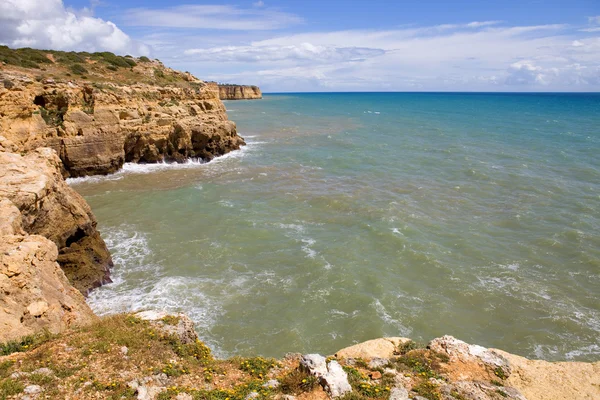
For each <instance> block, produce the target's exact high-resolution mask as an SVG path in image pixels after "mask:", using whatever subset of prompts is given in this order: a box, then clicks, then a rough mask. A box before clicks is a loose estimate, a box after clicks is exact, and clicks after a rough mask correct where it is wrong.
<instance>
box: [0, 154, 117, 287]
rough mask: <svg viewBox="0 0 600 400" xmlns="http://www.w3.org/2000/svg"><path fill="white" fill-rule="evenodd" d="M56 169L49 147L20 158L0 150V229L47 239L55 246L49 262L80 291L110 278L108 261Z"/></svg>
mask: <svg viewBox="0 0 600 400" xmlns="http://www.w3.org/2000/svg"><path fill="white" fill-rule="evenodd" d="M61 171H62V163H61V161H60V159H59V158H58V156H57V155H56V152H54V151H53V150H52V149H48V148H40V149H37V150H35V151H32V152H31V153H29V154H27V155H26V156H21V155H20V154H16V153H9V152H0V215H2V217H3V218H2V222H1V223H0V232H1V233H3V234H30V235H41V236H43V237H45V238H47V239H49V240H51V241H52V242H53V243H54V244H55V245H56V247H57V249H58V252H57V256H56V258H55V260H53V261H58V263H59V264H60V265H61V267H62V269H63V270H64V272H65V274H66V276H67V278H68V279H69V281H70V282H71V283H72V284H73V286H74V287H75V288H76V289H78V290H79V291H80V292H82V293H83V294H86V293H87V292H88V290H90V289H92V288H94V287H97V286H99V285H101V284H102V283H104V282H107V281H110V280H109V268H110V267H111V266H112V260H111V257H110V253H109V252H108V249H107V248H106V245H105V243H104V241H103V240H102V238H101V237H100V234H99V233H98V231H97V230H96V224H97V222H96V218H95V217H94V215H93V214H92V211H91V209H90V207H89V205H88V204H87V203H86V202H85V200H84V199H83V198H82V197H81V196H80V195H79V194H78V193H77V192H76V191H75V190H73V189H71V188H70V187H69V186H68V185H67V184H66V183H65V181H64V179H63V177H62V174H61Z"/></svg>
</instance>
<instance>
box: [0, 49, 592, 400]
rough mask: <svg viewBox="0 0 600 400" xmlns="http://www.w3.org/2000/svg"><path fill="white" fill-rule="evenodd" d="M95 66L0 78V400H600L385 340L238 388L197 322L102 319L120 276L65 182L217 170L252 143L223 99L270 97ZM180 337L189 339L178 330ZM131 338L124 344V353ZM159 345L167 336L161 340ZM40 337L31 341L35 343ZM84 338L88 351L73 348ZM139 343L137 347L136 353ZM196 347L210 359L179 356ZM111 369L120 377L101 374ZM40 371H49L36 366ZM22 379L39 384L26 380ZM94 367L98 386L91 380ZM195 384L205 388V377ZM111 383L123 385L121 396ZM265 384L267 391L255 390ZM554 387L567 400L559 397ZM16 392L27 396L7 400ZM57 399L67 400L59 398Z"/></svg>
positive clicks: (585, 383) (488, 355) (497, 358)
mask: <svg viewBox="0 0 600 400" xmlns="http://www.w3.org/2000/svg"><path fill="white" fill-rule="evenodd" d="M28 51H29V50H28ZM41 54H42V55H43V54H45V53H43V52H42V53H41ZM95 54H96V53H94V54H92V55H89V56H87V55H85V54H84V55H80V56H78V57H79V58H80V59H81V60H83V61H78V62H80V63H85V68H83V69H84V70H85V71H87V72H86V73H87V74H89V76H87V77H86V79H84V78H82V77H79V78H75V77H73V76H72V73H71V72H69V71H75V70H80V69H77V68H73V65H71V64H61V63H60V62H59V61H58V60H60V59H61V57H66V56H65V55H64V54H63V53H60V52H51V53H48V54H46V56H47V58H48V60H49V61H48V63H47V64H48V66H47V67H45V68H44V69H40V70H37V69H36V70H32V69H31V68H23V67H19V66H13V65H6V64H3V65H2V66H1V69H0V82H2V84H0V293H1V294H0V344H1V343H4V344H3V345H2V347H1V348H2V350H3V353H0V355H1V354H6V356H5V357H0V398H23V399H25V398H29V399H32V398H43V397H44V396H45V397H46V398H61V397H60V396H62V397H64V398H73V399H77V398H138V399H153V398H161V399H166V398H178V399H188V398H210V399H213V398H214V399H220V400H227V398H229V399H231V400H233V399H234V398H235V399H238V398H239V399H240V400H241V399H246V400H247V399H253V398H282V399H287V400H291V399H292V398H294V396H298V398H299V399H309V398H327V397H344V399H347V400H351V399H359V400H360V399H367V398H390V399H394V400H400V399H408V398H415V399H418V398H419V396H422V397H421V398H423V396H424V398H429V399H500V398H514V399H523V398H529V399H559V398H581V399H592V398H600V363H547V362H544V361H530V360H527V359H524V358H521V357H518V356H514V355H511V354H508V353H504V352H501V351H499V350H488V349H484V348H482V347H480V346H472V345H468V344H466V343H464V342H461V341H458V340H456V339H454V338H451V337H443V338H440V339H435V340H433V341H432V342H430V343H429V345H428V346H427V347H421V348H417V347H415V348H412V345H408V343H412V342H410V341H409V340H408V339H404V338H387V339H378V340H374V341H370V342H366V343H363V344H361V345H357V346H353V347H350V348H348V349H344V350H341V351H339V352H338V353H337V354H336V355H335V356H334V357H330V358H324V357H322V356H317V355H310V356H309V355H304V356H300V355H295V356H290V357H287V358H286V359H283V360H279V361H273V362H271V364H273V366H275V365H279V367H277V368H275V367H272V368H267V369H265V371H264V373H261V374H260V376H258V375H257V374H255V373H254V372H255V370H254V369H252V368H251V367H248V368H246V367H244V365H246V364H243V363H242V367H236V368H235V371H238V370H241V371H242V372H241V373H239V372H235V373H233V372H232V373H233V376H234V377H235V376H237V378H235V379H233V380H227V379H229V378H227V379H225V378H222V377H221V375H220V372H219V371H221V369H219V368H222V370H223V371H225V370H226V369H227V368H229V369H232V370H233V369H234V368H233V367H231V365H230V364H231V361H227V360H221V361H216V360H214V359H212V358H210V360H209V359H208V358H207V357H204V356H202V357H200V356H199V355H198V354H200V353H201V354H204V353H205V352H206V351H208V350H207V349H206V350H204V349H205V347H202V346H203V345H201V344H198V343H199V342H198V338H197V336H196V334H195V332H193V327H192V328H190V327H191V326H192V325H193V324H191V322H190V321H189V319H187V317H185V316H183V315H179V316H167V315H160V317H156V316H155V317H151V316H149V314H147V315H141V316H140V315H137V316H116V317H112V319H111V318H105V319H99V318H98V317H96V316H95V315H94V314H93V312H92V311H91V309H90V308H89V306H88V305H87V303H86V302H85V298H84V295H86V294H87V293H88V291H89V290H91V289H93V288H95V287H98V286H99V285H101V284H104V283H107V282H110V274H109V271H110V267H111V266H112V260H111V256H110V253H109V251H108V249H107V248H106V245H105V243H104V241H103V240H102V238H101V236H100V233H99V232H98V231H97V229H96V227H97V221H96V219H95V217H94V215H93V213H92V211H91V209H90V207H89V205H88V204H87V203H86V202H85V200H84V199H83V198H82V197H81V196H80V195H79V194H78V193H77V192H76V191H74V190H73V189H72V188H70V187H69V186H68V185H67V184H66V183H65V180H64V179H65V178H66V177H78V176H87V175H95V174H109V173H112V172H115V171H117V170H118V169H119V168H121V167H122V165H123V163H124V162H141V163H144V162H146V163H154V162H161V161H172V162H183V161H186V160H188V159H189V158H190V157H192V158H200V159H203V160H206V161H209V160H211V159H212V158H214V157H216V156H219V155H223V154H226V153H227V152H229V151H232V150H236V149H239V148H240V146H242V145H244V140H243V139H242V138H241V137H240V136H239V135H238V134H237V130H236V126H235V123H233V122H231V121H229V120H228V119H227V115H226V112H225V107H224V105H223V103H222V102H221V100H220V98H223V97H227V98H260V97H256V96H261V94H260V89H258V88H255V87H243V86H231V85H227V87H219V86H217V85H216V84H214V83H205V82H203V81H201V80H199V79H197V78H195V77H193V76H192V75H190V74H187V73H180V72H177V71H173V70H171V69H169V68H166V67H164V66H163V65H162V64H160V62H157V61H152V60H147V61H146V60H142V59H133V58H131V59H127V58H125V57H121V58H120V59H119V58H117V61H119V62H122V64H123V65H128V67H120V68H121V69H120V70H119V69H118V68H117V69H115V68H116V67H115V68H111V66H113V67H114V65H115V64H114V63H116V62H117V61H114V59H113V58H111V57H108V56H106V54H105V53H101V55H98V56H96V55H95ZM98 54H100V53H98ZM112 56H113V57H117V56H114V55H112ZM15 57H16V56H15ZM69 57H71V58H69V60H72V59H73V56H72V55H70V56H69ZM15 59H17V60H18V57H17V58H15ZM106 60H109V61H111V62H113V63H111V62H108V61H106ZM69 62H71V61H69ZM115 71H117V72H115ZM245 88H250V89H245ZM252 96H255V97H252ZM115 321H116V322H115ZM148 321H150V322H148ZM157 321H158V322H157ZM169 321H171V322H173V324H171V323H169ZM182 321H183V322H182ZM117 322H118V323H117ZM111 324H117V325H114V326H113V325H111ZM180 324H183V325H182V326H183V328H182V329H183V330H184V331H185V332H186V333H185V335H184V336H181V335H179V333H178V332H179V331H178V330H177V329H175V330H173V329H171V328H170V325H174V326H179V325H180ZM130 325H131V326H130ZM119 329H121V330H122V331H123V332H124V333H123V335H124V336H123V337H122V338H120V339H117V338H115V336H114V335H115V334H116V332H119ZM165 329H166V330H165ZM111 330H113V331H114V332H112V333H110V332H108V331H111ZM158 331H162V332H163V333H162V334H161V335H160V337H159V338H157V336H156V332H158ZM40 332H48V335H50V336H49V337H50V339H48V340H45V341H44V342H43V343H40V344H39V346H37V345H36V346H33V345H32V346H31V348H30V347H29V346H30V345H29V344H24V343H30V342H31V343H34V342H35V340H34V339H31V338H32V337H37V335H39V334H40ZM98 332H103V333H102V334H99V333H98ZM109 333H110V334H109ZM56 334H60V335H59V336H57V337H56V336H53V335H56ZM27 335H30V339H26V338H23V337H25V336H27ZM78 335H80V336H82V339H81V340H80V341H77V340H72V338H73V337H79V336H78ZM86 335H92V336H93V335H96V336H93V337H92V336H89V337H88V336H86ZM98 335H99V336H98ZM102 335H105V336H102ZM111 335H112V336H111ZM127 335H129V336H131V335H133V336H135V337H136V340H137V341H135V342H132V340H133V339H132V338H129V339H125V337H128V336H127ZM173 335H175V336H176V338H175V339H173V337H174V336H173ZM177 335H179V336H177ZM137 336H139V337H137ZM106 337H109V338H110V340H109V339H106ZM190 337H192V340H191V342H192V343H190V339H189V338H190ZM70 338H71V339H70ZM94 338H96V339H98V338H101V339H102V338H103V339H102V340H104V339H106V340H105V342H106V343H105V342H102V343H104V344H102V346H100V345H98V346H100V347H101V350H98V349H95V350H93V351H92V350H89V349H88V347H86V346H87V344H86V343H89V341H91V342H93V340H92V339H94ZM96 339H94V340H96ZM98 340H100V339H98ZM119 341H121V342H123V343H130V346H129V347H130V348H131V349H134V348H136V349H138V350H139V360H138V364H139V363H144V362H145V361H144V360H147V362H148V363H149V364H153V363H155V364H157V365H158V364H159V363H161V362H164V359H163V358H164V357H171V358H166V360H175V361H169V363H168V365H173V364H177V363H186V366H185V367H182V368H181V370H183V372H182V373H179V372H177V374H173V375H172V376H170V375H169V374H167V373H166V372H160V371H162V369H160V368H159V369H158V371H156V373H153V374H148V373H147V371H146V372H144V371H142V370H140V369H139V365H137V364H135V363H134V364H132V365H129V364H128V362H129V361H131V360H133V359H134V358H135V357H134V356H133V354H132V353H128V352H129V351H130V350H123V347H125V348H126V349H127V348H128V347H127V346H124V345H122V343H120V342H119ZM190 344H194V346H196V347H195V350H194V351H196V353H189V354H188V353H186V351H183V350H181V349H185V348H187V347H186V346H189V345H190ZM119 346H121V348H120V350H119ZM136 346H137V347H136ZM153 346H156V348H161V349H163V350H164V354H162V355H161V357H162V358H160V359H159V360H155V359H154V358H153V357H154V356H155V355H156V354H153V353H148V352H143V351H142V350H141V349H142V348H144V349H145V348H148V349H153ZM33 347H37V348H35V349H34V348H33ZM100 347H99V348H100ZM67 348H69V349H71V350H67ZM15 349H16V350H15ZM86 349H87V350H86ZM13 350H14V351H13ZM75 350H77V351H83V352H84V353H86V355H85V356H84V359H79V358H78V357H74V356H73V354H74V353H72V352H73V351H75ZM88 350H89V354H88ZM111 350H113V353H112V354H111V355H110V356H109V355H108V353H110V352H111ZM190 351H192V350H190ZM115 353H117V354H115ZM128 354H129V355H128ZM407 355H408V356H407ZM96 356H97V357H96ZM113 356H117V357H118V359H116V360H117V361H118V363H119V364H118V365H121V364H122V367H119V368H121V370H120V371H113V370H111V371H107V372H106V371H105V372H100V370H102V368H105V367H106V362H107V360H112V358H113ZM409 356H410V357H409ZM413 356H414V357H413ZM61 357H62V358H61ZM144 357H146V358H144ZM203 357H204V358H203ZM407 357H408V358H407ZM411 357H413V358H411ZM415 357H416V358H415ZM32 359H33V360H34V361H35V360H37V364H35V363H34V364H31V365H29V364H30V361H32ZM66 359H70V360H71V361H70V362H71V363H75V364H77V363H80V364H81V367H80V368H79V369H78V370H77V371H76V372H72V373H71V374H70V375H68V376H65V377H64V381H65V383H64V384H63V385H62V386H60V385H59V386H56V385H54V389H52V385H50V383H56V382H55V381H54V380H55V378H56V379H58V378H59V377H58V375H60V373H59V372H57V371H54V370H52V369H51V368H50V367H52V366H53V365H60V364H61V363H62V362H63V361H64V360H66ZM40 360H46V361H44V362H41V361H40ZM128 360H129V361H128ZM207 360H209V361H210V362H208V361H207ZM256 362H258V361H256ZM261 362H262V361H261ZM227 363H230V364H227ZM234 363H235V361H234ZM415 363H417V364H415ZM42 364H43V365H42ZM46 364H47V365H46ZM130 364H131V363H130ZM188 364H189V365H188ZM259 364H260V363H259ZM271 364H269V365H271ZM23 365H26V366H28V368H30V367H31V368H33V367H34V366H37V369H35V368H34V369H31V368H30V369H31V370H23V369H22V367H23ZM77 365H79V364H77ZM248 365H250V364H248ZM257 365H258V364H257ZM261 365H262V364H261ZM225 366H228V367H225ZM96 367H97V368H98V371H96V374H97V375H98V377H95V378H93V379H92V378H91V377H90V376H89V374H88V375H86V371H91V370H94V368H96ZM39 368H46V369H48V368H50V369H49V371H50V372H49V373H48V371H44V373H43V374H45V375H46V376H47V379H45V380H44V379H42V378H39V377H38V378H39V379H38V380H37V381H36V380H35V379H33V378H32V376H37V375H39V374H42V373H41V372H39V371H38V370H39ZM65 368H67V367H66V366H65ZM128 368H129V369H128ZM151 368H155V366H154V365H153V366H151ZM169 368H171V367H165V368H164V370H165V371H167V370H169ZM261 368H262V367H261ZM257 369H258V367H257ZM186 370H188V372H187V373H186V372H185V371H186ZM189 370H193V371H195V373H196V374H197V375H194V377H191V376H190V374H191V373H190V372H189ZM32 371H34V372H32ZM35 371H38V372H35ZM207 371H208V375H210V376H211V379H208V380H207V378H206V377H207ZM113 372H114V373H117V372H118V373H119V374H120V375H119V376H121V378H117V377H115V376H116V375H115V376H113V375H110V373H113ZM107 373H108V374H109V375H110V376H109V375H106V374H107ZM36 374H37V375H36ZM236 374H237V375H236ZM294 374H296V375H294ZM352 374H355V375H352ZM356 374H358V375H356ZM223 376H225V375H223ZM386 376H387V378H385V377H386ZM70 377H73V379H72V380H71V379H70ZM124 377H126V378H127V379H129V380H128V381H127V382H126V381H125V378H124ZM297 377H301V379H300V380H299V381H298V382H296V386H294V387H293V388H292V389H290V390H287V389H286V390H276V388H277V387H279V386H282V385H286V384H289V385H291V383H290V382H291V381H292V380H293V379H296V378H297ZM67 378H68V379H67ZM100 378H101V379H100ZM176 378H177V379H176ZM178 378H181V379H178ZM196 378H198V379H196ZM221 378H222V379H221ZM236 379H237V380H236ZM303 379H304V380H306V382H304V381H303ZM386 379H387V380H386ZM107 380H112V382H113V383H114V385H113V386H110V385H109V386H108V387H107V386H106V385H105V383H103V382H105V381H107ZM117 380H118V382H119V383H118V385H117V383H116V382H117ZM42 381H43V382H46V383H47V384H48V387H45V386H44V385H41V384H39V383H40V382H42ZM221 381H222V382H221ZM36 382H37V383H36ZM97 382H100V383H98V384H96V383H97ZM256 382H259V383H260V385H259V386H252V385H255V384H258V383H256ZM269 382H271V383H269ZM284 382H287V383H284ZM294 382H295V381H294ZM309 382H313V383H314V385H308V384H307V383H309ZM494 382H495V383H494ZM553 382H560V385H559V386H560V387H554V388H552V389H551V390H549V389H548V386H549V385H552V384H553ZM88 383H89V384H88ZM13 384H14V385H15V386H14V387H15V388H21V390H16V389H15V391H14V392H9V389H7V388H9V386H8V385H13ZM26 384H27V386H26ZM103 385H104V386H103ZM111 385H112V383H111ZM169 385H171V386H169ZM240 385H246V386H245V389H243V388H241V387H242V386H240ZM248 385H250V386H251V387H252V388H254V389H252V390H248V387H249V386H248ZM265 385H267V386H265ZM32 386H36V387H33V388H31V387H32ZM90 386H91V387H93V388H95V389H97V390H95V392H94V393H93V396H92V394H90V393H89V392H88V391H87V389H85V388H89V387H90ZM555 386H556V385H555ZM10 387H13V386H10ZM57 387H58V388H60V390H58V389H57ZM117 387H118V388H121V389H123V390H122V394H123V396H122V397H118V396H117V397H114V396H113V395H114V394H115V393H112V390H113V389H115V388H117ZM151 387H154V389H151ZM173 387H175V388H182V389H181V390H179V389H177V390H175V389H172V388H173ZM28 388H29V389H28ZM261 388H262V389H261ZM263 389H264V390H263ZM52 390H58V392H55V391H53V392H52V393H56V394H55V397H52V396H51V397H48V395H49V393H51V391H52ZM115 390H116V389H115ZM3 391H4V392H3ZM229 391H231V393H230V392H229ZM6 393H9V394H6ZM119 393H121V392H119ZM198 393H200V394H198ZM228 393H229V394H228ZM3 396H4V397H3ZM56 396H59V397H56ZM90 396H91V397H90ZM127 396H130V397H127ZM161 396H162V397H161ZM186 396H188V397H186ZM198 396H199V397H198ZM353 396H354V397H353Z"/></svg>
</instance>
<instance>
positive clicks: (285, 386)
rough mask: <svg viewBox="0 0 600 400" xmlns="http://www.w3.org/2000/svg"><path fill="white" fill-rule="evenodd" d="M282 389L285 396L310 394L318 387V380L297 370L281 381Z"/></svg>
mask: <svg viewBox="0 0 600 400" xmlns="http://www.w3.org/2000/svg"><path fill="white" fill-rule="evenodd" d="M279 383H280V389H281V391H282V392H283V393H285V394H292V395H297V394H300V393H302V392H310V391H312V390H313V389H314V388H315V387H317V385H318V383H319V382H318V381H317V378H315V377H314V376H312V375H309V374H308V373H306V372H305V371H301V370H299V369H295V370H293V371H292V372H290V373H288V374H287V375H284V376H283V377H282V378H280V379H279Z"/></svg>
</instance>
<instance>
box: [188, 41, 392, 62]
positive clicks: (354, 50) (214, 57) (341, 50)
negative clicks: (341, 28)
mask: <svg viewBox="0 0 600 400" xmlns="http://www.w3.org/2000/svg"><path fill="white" fill-rule="evenodd" d="M184 53H185V54H186V55H193V56H194V59H195V60H198V61H224V62H266V61H269V62H273V61H301V60H306V61H311V62H317V63H329V62H340V61H364V60H365V59H367V58H370V57H376V56H380V55H382V54H385V50H382V49H374V48H366V47H334V46H315V45H312V44H310V43H300V44H298V45H289V46H227V47H214V48H209V49H189V50H186V51H185V52H184Z"/></svg>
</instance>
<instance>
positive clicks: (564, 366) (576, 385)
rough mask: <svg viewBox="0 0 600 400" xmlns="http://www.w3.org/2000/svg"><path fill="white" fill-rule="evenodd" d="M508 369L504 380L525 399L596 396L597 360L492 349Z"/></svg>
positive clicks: (599, 365)
mask: <svg viewBox="0 0 600 400" xmlns="http://www.w3.org/2000/svg"><path fill="white" fill-rule="evenodd" d="M493 351H494V352H495V353H497V354H498V355H500V356H502V357H504V359H506V360H507V361H508V364H509V365H510V367H511V369H512V373H511V375H510V376H509V377H508V379H507V380H506V382H507V384H509V385H510V386H512V387H515V388H517V389H519V390H520V391H521V393H523V395H524V396H525V397H526V398H527V399H539V400H553V399H589V400H591V399H600V362H595V363H584V362H548V361H541V360H528V359H527V358H524V357H520V356H517V355H514V354H510V353H507V352H505V351H502V350H493Z"/></svg>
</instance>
